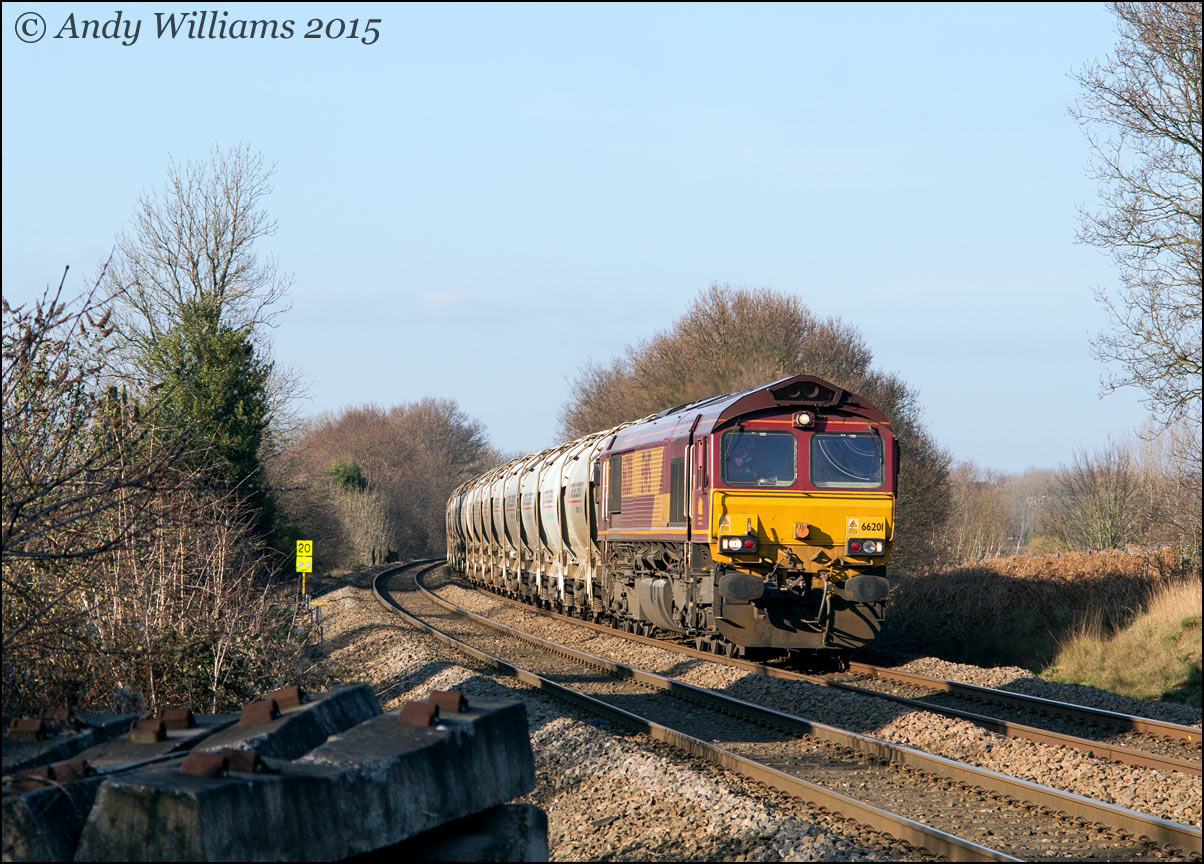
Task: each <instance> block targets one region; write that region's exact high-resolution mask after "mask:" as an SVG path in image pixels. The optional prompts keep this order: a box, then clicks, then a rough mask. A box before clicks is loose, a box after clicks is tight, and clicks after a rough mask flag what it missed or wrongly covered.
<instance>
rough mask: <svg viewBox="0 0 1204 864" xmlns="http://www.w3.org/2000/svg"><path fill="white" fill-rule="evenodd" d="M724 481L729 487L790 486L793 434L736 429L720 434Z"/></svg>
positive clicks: (793, 460)
mask: <svg viewBox="0 0 1204 864" xmlns="http://www.w3.org/2000/svg"><path fill="white" fill-rule="evenodd" d="M722 444H723V456H722V459H723V482H724V483H728V484H731V485H732V486H793V485H794V476H795V471H794V465H795V461H796V460H795V450H794V434H793V433H791V432H757V431H753V430H749V429H737V430H736V431H734V432H727V433H725V434H724V436H723V442H722Z"/></svg>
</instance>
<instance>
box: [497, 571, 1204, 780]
mask: <svg viewBox="0 0 1204 864" xmlns="http://www.w3.org/2000/svg"><path fill="white" fill-rule="evenodd" d="M490 596H492V597H496V598H497V599H498V600H501V601H502V602H504V603H508V604H510V605H511V606H514V607H515V608H518V609H522V610H524V611H528V612H532V613H534V614H538V615H544V616H547V617H549V618H554V619H557V620H560V621H565V622H567V623H570V624H575V625H577V626H581V627H587V628H589V629H591V630H595V631H597V632H599V633H604V634H606V635H608V636H616V637H619V638H622V639H627V640H630V641H633V642H638V643H641V644H645V645H651V646H654V647H657V648H663V649H666V650H670V651H675V652H677V653H681V654H685V655H687V656H691V657H698V658H700V659H703V660H708V661H710V662H713V663H720V664H723V665H725V666H731V667H733V668H737V669H745V670H747V671H750V672H754V673H756V674H758V675H765V676H767V677H771V678H783V679H786V680H790V681H806V682H808V683H810V684H815V685H818V686H820V687H831V688H833V689H836V690H845V691H848V692H851V693H859V694H861V695H865V696H875V697H878V698H880V699H887V700H890V701H892V702H897V703H899V704H901V705H907V706H909V707H912V708H916V709H918V710H921V711H931V712H932V713H934V714H940V715H942V716H945V717H953V718H957V719H960V720H965V721H967V722H969V723H973V724H974V725H976V726H978V727H980V728H983V729H987V730H989V731H991V732H995V733H997V734H999V735H1004V736H1007V737H1009V738H1020V739H1023V740H1026V741H1033V742H1037V743H1041V744H1050V745H1054V746H1060V747H1071V748H1073V749H1075V750H1080V751H1083V752H1085V753H1086V754H1087V755H1088V756H1092V757H1095V758H1099V759H1107V760H1109V761H1112V762H1117V763H1120V764H1122V765H1132V766H1134V767H1138V768H1150V769H1153V770H1156V771H1178V772H1180V773H1183V774H1189V775H1192V776H1195V777H1199V776H1201V766H1200V763H1198V762H1191V761H1188V760H1186V759H1177V758H1175V757H1173V756H1163V755H1160V754H1157V753H1150V752H1148V751H1145V750H1137V749H1135V748H1132V747H1124V746H1121V745H1119V744H1109V743H1107V742H1105V741H1097V740H1095V739H1092V738H1082V737H1078V736H1075V735H1068V734H1066V733H1064V732H1055V731H1053V730H1050V729H1041V728H1039V727H1036V726H1029V725H1026V724H1023V723H1016V722H1014V721H1011V720H1001V719H999V718H997V717H990V716H988V715H985V714H979V713H977V712H973V711H966V710H965V709H962V708H953V707H950V706H947V705H934V704H932V703H929V702H924V701H923V700H921V699H915V698H912V697H909V696H901V695H899V694H897V693H884V692H882V691H881V690H873V689H871V688H868V687H859V686H857V685H856V684H849V683H847V682H845V681H833V680H830V679H827V678H821V677H819V676H816V675H807V674H806V673H803V672H795V671H793V670H789V669H779V668H778V667H776V666H768V665H766V664H764V663H757V662H755V661H752V660H740V659H737V658H734V657H725V656H723V655H720V654H712V653H711V652H709V651H699V650H698V649H697V648H691V647H690V646H688V645H682V644H681V643H679V642H670V641H668V640H666V639H654V638H652V637H649V636H640V635H638V634H636V633H628V632H626V631H624V630H620V629H619V628H617V627H609V626H607V625H605V624H597V623H595V622H593V621H586V620H584V619H581V618H574V617H573V616H571V615H564V614H562V613H560V612H554V611H552V610H550V609H544V608H542V607H539V606H533V605H531V604H529V603H524V602H522V601H521V600H516V599H514V598H511V597H507V596H505V595H504V594H500V593H497V592H495V591H491V592H490ZM849 666H850V668H851V669H852V668H854V667H856V668H857V671H861V672H863V673H864V674H871V672H873V671H874V670H877V671H878V672H880V673H884V674H881V675H879V677H883V678H890V677H891V676H893V675H894V674H895V673H894V670H890V669H881V668H880V667H877V666H871V665H869V664H865V663H850V664H849ZM897 674H898V675H899V678H898V680H899V682H900V683H919V681H918V680H917V681H912V680H910V679H922V680H924V681H925V682H933V683H931V684H929V683H924V684H923V685H922V686H926V687H930V688H936V686H937V684H938V683H943V684H945V685H949V686H947V687H945V688H943V689H946V690H948V691H950V692H953V693H955V694H956V693H957V692H958V691H959V689H960V688H959V687H957V685H959V684H960V682H957V681H946V680H945V679H942V678H930V677H929V676H926V675H917V674H915V673H910V672H901V673H897ZM962 686H964V687H966V688H974V690H980V691H985V692H986V693H988V694H990V696H989V697H986V696H984V697H982V698H992V697H994V696H996V695H997V694H1002V695H1003V696H1004V697H1007V696H1015V697H1017V698H1016V699H1015V701H1014V705H1015V706H1016V707H1022V708H1025V709H1028V710H1034V709H1035V710H1044V709H1045V706H1044V705H1041V704H1040V703H1044V702H1052V700H1045V699H1040V697H1026V696H1024V695H1023V694H1011V693H1009V692H1007V691H999V690H993V689H990V688H986V687H977V686H976V685H972V684H965V685H962ZM937 689H941V688H937ZM1029 700H1033V701H1032V702H1030V701H1029ZM995 701H1006V700H1005V699H996V700H995ZM1052 704H1053V705H1061V706H1065V707H1067V708H1073V709H1078V711H1079V712H1081V714H1082V717H1083V718H1086V719H1095V718H1096V717H1097V713H1096V712H1101V713H1102V714H1103V715H1104V716H1102V717H1099V719H1100V720H1101V721H1103V722H1110V723H1116V724H1119V723H1121V722H1123V721H1129V720H1133V721H1144V722H1145V723H1149V724H1158V725H1159V726H1160V727H1172V728H1173V729H1176V730H1188V731H1190V732H1193V733H1195V735H1196V740H1199V735H1200V730H1199V729H1196V728H1195V727H1193V726H1180V725H1179V724H1175V723H1164V722H1163V721H1158V720H1147V719H1146V718H1141V717H1129V716H1128V715H1125V714H1116V713H1115V712H1111V711H1103V710H1102V709H1095V708H1090V707H1087V706H1080V705H1071V704H1070V703H1064V702H1052ZM1062 713H1063V714H1064V716H1065V715H1066V714H1067V713H1069V712H1062ZM1072 716H1073V715H1072ZM1128 728H1130V729H1132V731H1150V730H1148V729H1139V728H1136V727H1128ZM1157 734H1161V735H1166V734H1167V733H1165V732H1158V733H1157ZM1179 740H1189V743H1190V739H1181V738H1180V739H1179Z"/></svg>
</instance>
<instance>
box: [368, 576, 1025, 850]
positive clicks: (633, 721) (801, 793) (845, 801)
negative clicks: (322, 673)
mask: <svg viewBox="0 0 1204 864" xmlns="http://www.w3.org/2000/svg"><path fill="white" fill-rule="evenodd" d="M410 566H415V565H413V564H411V565H403V566H402V567H398V568H394V569H392V570H386V571H383V572H381V573H380V574H378V575H377V576H376V577H375V578H374V579H373V583H372V590H373V593H374V594H375V595H376V599H377V601H378V602H380V604H381V605H382V606H383V607H385V608H386V609H387V610H389V611H390V612H393V613H395V614H398V615H400V616H401V617H402V618H404V619H405V620H406V621H407V622H408V623H410V624H411V625H413V626H414V627H417V628H418V629H420V630H423V631H424V632H426V633H429V634H430V635H432V636H434V637H435V638H437V639H439V640H441V641H443V642H444V643H446V644H447V645H450V646H451V647H453V648H455V649H456V650H458V651H463V652H464V653H466V654H468V655H470V656H472V657H474V658H476V659H477V660H480V661H481V662H482V663H485V664H487V665H490V666H493V667H495V668H497V669H500V670H502V671H503V672H505V673H506V674H509V675H513V676H515V677H516V678H518V679H519V680H520V681H522V682H524V683H526V684H529V685H531V686H533V687H535V688H537V689H540V690H545V691H548V692H550V693H552V694H554V695H556V696H559V697H561V698H563V699H565V700H567V701H569V702H571V703H573V704H575V705H579V706H581V707H582V708H585V709H586V710H588V711H591V712H594V713H596V714H600V715H602V716H603V717H604V718H606V719H608V720H610V721H612V722H615V723H619V724H621V725H623V726H626V727H627V728H629V729H632V730H634V731H636V732H640V733H643V734H646V735H648V736H649V737H651V738H653V739H655V740H658V741H663V742H665V743H666V744H670V745H672V746H673V747H676V748H677V749H679V750H682V751H684V752H686V753H688V754H690V755H692V756H696V757H698V758H700V759H704V760H706V761H707V762H710V763H712V764H714V765H718V766H719V767H721V768H724V769H726V770H729V771H733V772H735V773H738V774H742V775H743V776H745V777H748V778H750V779H753V780H756V781H758V782H761V783H764V784H766V785H768V786H772V787H774V788H775V789H779V790H781V791H782V792H785V793H787V794H789V795H792V796H794V797H796V798H801V799H802V800H804V801H807V802H809V803H811V804H815V805H818V806H820V807H824V808H827V809H828V810H831V811H834V812H836V813H839V814H841V815H843V816H845V817H846V818H849V819H856V820H857V821H858V822H861V823H863V824H865V825H867V826H869V827H870V828H871V829H873V830H876V831H881V832H882V833H885V834H889V835H890V836H892V837H895V838H897V839H899V840H904V841H906V842H908V843H910V844H912V845H913V846H922V847H923V848H925V849H928V850H929V851H930V852H932V853H933V854H936V855H943V856H945V857H946V858H949V859H950V860H953V861H1019V860H1022V859H1019V858H1014V857H1012V856H1010V855H1008V854H1006V853H1004V852H1000V851H999V850H996V849H989V848H987V847H985V846H980V845H979V844H977V843H972V842H971V841H969V840H964V839H962V838H961V837H956V836H954V835H952V834H947V833H946V832H943V831H940V830H938V829H936V828H933V827H931V826H929V825H925V824H923V823H922V822H917V821H915V820H913V819H908V818H907V817H906V816H901V815H899V814H897V813H891V812H890V811H888V810H883V809H881V808H879V807H875V806H874V805H872V804H868V803H866V802H863V801H858V800H857V799H856V798H852V797H850V796H848V795H844V794H843V793H840V792H836V791H834V790H831V789H827V788H825V787H823V786H818V785H816V784H814V783H810V782H808V781H806V780H803V779H802V778H801V777H796V776H794V775H792V774H787V773H786V772H784V771H780V770H778V769H776V768H773V767H771V766H769V765H764V764H762V763H760V762H756V761H754V760H752V759H748V758H746V757H744V756H740V755H738V754H736V753H733V752H731V751H730V750H726V749H724V748H722V747H718V746H716V745H715V744H712V743H710V742H707V741H702V740H701V739H698V738H695V737H693V736H691V735H687V734H685V733H683V732H679V731H677V730H675V729H671V728H669V727H668V726H664V725H662V724H660V723H657V722H656V721H654V720H650V719H648V718H645V717H641V716H639V715H638V714H634V713H632V712H630V711H626V710H624V709H622V708H618V707H616V706H614V705H611V704H610V703H608V702H604V701H602V700H601V699H596V698H594V697H593V696H589V695H586V694H585V693H580V692H578V691H576V690H573V689H571V688H569V687H565V686H564V685H562V684H558V683H556V682H555V681H551V680H549V679H547V678H544V677H542V676H540V675H537V674H536V673H534V672H530V671H528V670H526V669H522V668H520V667H518V666H515V665H513V664H511V663H508V662H506V661H505V660H502V659H501V658H499V657H494V656H493V655H492V654H488V653H486V652H484V651H481V650H479V649H476V648H473V647H472V646H471V645H468V644H466V643H464V642H461V641H460V640H458V639H456V638H455V637H453V636H450V635H448V634H446V633H444V632H443V631H441V630H439V629H437V628H435V627H432V626H431V625H429V624H427V623H426V622H425V621H422V620H421V619H419V618H417V617H415V616H414V615H412V614H410V613H409V612H407V611H405V609H403V608H402V607H401V605H400V604H398V603H396V602H395V601H392V600H390V599H389V598H387V597H386V596H385V595H384V592H382V591H381V589H380V587H379V586H380V582H381V581H382V580H383V579H384V578H385V577H388V576H392V575H395V574H396V573H398V572H400V571H401V570H403V569H407V568H408V567H410ZM433 566H437V565H432V567H433ZM415 584H416V585H419V583H418V580H417V579H415ZM420 587H421V586H420ZM424 590H425V589H424ZM428 594H429V592H428ZM429 596H431V597H432V599H433V600H434V601H435V602H436V603H438V604H439V605H441V606H443V607H444V608H449V609H457V608H458V607H455V606H454V605H453V604H449V603H448V602H447V601H445V600H443V599H442V598H439V597H436V596H435V595H429ZM458 611H459V613H460V614H463V615H465V616H467V617H470V618H474V619H477V620H480V621H481V623H484V624H487V625H488V626H491V627H495V628H498V629H502V630H503V631H511V632H513V633H514V634H515V635H519V631H512V630H511V628H506V627H505V625H499V624H497V623H496V622H490V621H489V620H488V619H479V616H475V615H474V614H473V613H471V612H468V611H467V610H458ZM522 635H523V637H525V638H527V639H529V640H536V641H538V642H544V643H545V644H546V645H548V646H552V645H553V644H554V643H549V642H546V640H541V639H539V638H538V637H532V636H530V635H529V634H522ZM555 647H556V649H557V650H558V651H560V652H563V650H564V649H563V646H555ZM569 650H570V651H572V649H569ZM573 653H579V652H573ZM584 656H587V657H588V656H590V655H584ZM593 659H594V661H595V662H596V663H597V664H600V665H602V666H603V667H607V666H615V667H618V665H619V664H612V663H610V661H607V660H603V659H602V658H600V657H599V658H593ZM645 674H647V673H645ZM658 677H659V676H658Z"/></svg>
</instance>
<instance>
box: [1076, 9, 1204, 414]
mask: <svg viewBox="0 0 1204 864" xmlns="http://www.w3.org/2000/svg"><path fill="white" fill-rule="evenodd" d="M1110 8H1111V10H1112V12H1113V13H1114V14H1115V15H1116V17H1117V19H1118V23H1119V31H1120V41H1119V43H1118V44H1117V47H1116V50H1115V52H1114V53H1113V55H1112V56H1110V57H1108V58H1107V59H1106V60H1104V61H1103V62H1102V63H1100V62H1094V63H1091V64H1089V65H1088V66H1087V67H1086V68H1084V70H1083V71H1082V73H1081V74H1079V75H1078V76H1076V78H1077V80H1078V81H1079V83H1080V84H1082V86H1083V88H1084V94H1083V97H1082V99H1081V100H1080V101H1079V103H1078V104H1076V105H1075V106H1074V107H1073V108H1072V109H1071V114H1072V115H1073V116H1074V117H1075V118H1076V119H1077V120H1078V121H1079V123H1080V125H1081V126H1082V127H1083V129H1084V131H1085V133H1086V135H1087V138H1088V140H1089V141H1090V142H1091V146H1092V148H1093V156H1092V163H1091V168H1092V171H1093V174H1094V176H1095V178H1096V179H1097V180H1099V181H1100V196H1101V199H1102V208H1101V210H1100V211H1099V212H1097V213H1090V212H1087V211H1082V213H1081V217H1082V227H1081V231H1080V235H1079V237H1080V240H1081V242H1085V243H1088V244H1091V245H1093V246H1098V247H1100V248H1102V249H1105V250H1107V251H1108V252H1109V254H1110V255H1111V257H1112V259H1113V261H1114V262H1115V263H1116V265H1117V268H1118V270H1119V273H1120V287H1119V289H1118V290H1117V291H1116V292H1115V294H1113V293H1112V292H1109V291H1106V290H1104V289H1097V290H1096V297H1097V299H1098V301H1099V302H1100V303H1101V304H1102V305H1103V306H1104V308H1105V309H1106V310H1107V312H1108V315H1109V318H1110V319H1111V326H1110V329H1109V330H1108V331H1106V332H1103V333H1101V334H1099V336H1098V337H1097V339H1096V340H1095V341H1094V343H1093V346H1094V349H1095V352H1096V356H1097V357H1098V358H1099V359H1101V360H1103V361H1105V362H1110V363H1115V364H1117V367H1119V368H1116V367H1113V369H1112V370H1110V371H1109V372H1108V373H1107V377H1106V378H1105V381H1104V389H1105V391H1106V392H1111V391H1113V390H1116V389H1117V388H1120V387H1129V386H1133V387H1138V388H1140V389H1141V390H1143V391H1144V393H1145V396H1146V398H1147V400H1148V403H1149V406H1150V408H1151V410H1152V411H1153V413H1154V414H1155V415H1156V416H1158V417H1159V418H1160V419H1161V420H1162V421H1163V423H1170V422H1172V421H1173V420H1174V419H1175V418H1177V417H1180V416H1188V417H1193V418H1195V419H1197V420H1198V419H1199V416H1200V397H1201V392H1200V380H1201V378H1200V375H1201V330H1200V321H1201V317H1200V315H1201V303H1200V298H1201V262H1200V248H1201V245H1200V244H1201V235H1200V217H1201V213H1200V194H1201V193H1200V183H1201V159H1202V158H1204V151H1202V149H1201V95H1200V74H1201V72H1200V59H1201V58H1200V40H1201V12H1200V5H1199V4H1198V3H1194V2H1192V3H1179V2H1174V3H1171V2H1159V3H1134V2H1127V3H1112V4H1110Z"/></svg>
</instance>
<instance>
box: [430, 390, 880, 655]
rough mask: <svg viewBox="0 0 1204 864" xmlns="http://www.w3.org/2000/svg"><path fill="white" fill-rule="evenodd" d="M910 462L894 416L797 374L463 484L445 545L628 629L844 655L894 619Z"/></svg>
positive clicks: (501, 587) (561, 605) (471, 571)
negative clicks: (894, 561) (890, 572)
mask: <svg viewBox="0 0 1204 864" xmlns="http://www.w3.org/2000/svg"><path fill="white" fill-rule="evenodd" d="M898 471H899V449H898V446H897V443H896V441H895V438H894V435H893V434H892V432H891V428H890V423H889V422H888V420H887V418H886V417H885V416H884V415H883V414H882V412H881V411H879V410H878V409H877V408H875V407H874V406H873V405H871V404H869V402H867V401H866V400H864V399H862V398H860V397H858V396H856V395H855V394H853V393H850V392H848V391H846V390H843V389H841V388H840V387H837V386H835V385H834V384H831V383H829V382H827V381H825V380H823V379H821V378H816V377H812V376H807V375H796V376H794V377H791V378H784V379H782V380H780V381H775V382H773V383H771V384H766V385H764V386H761V387H756V388H753V389H750V390H745V391H743V392H740V393H730V394H726V395H723V396H714V397H711V398H709V399H703V400H701V401H698V402H692V403H689V404H686V405H678V406H675V407H673V408H668V409H666V410H664V411H661V412H660V413H658V414H653V415H651V416H649V417H645V418H644V419H642V420H639V421H636V422H633V423H627V424H623V425H621V426H616V427H615V428H613V429H607V430H605V431H602V432H597V433H595V434H592V435H586V436H585V437H583V438H578V439H577V440H575V441H569V442H567V443H565V444H561V445H560V446H558V447H553V448H550V449H548V450H544V451H542V452H540V453H535V454H532V455H530V456H524V457H522V458H520V459H515V460H513V461H511V462H508V463H506V464H504V465H500V466H498V467H496V468H494V469H493V470H491V471H489V472H487V473H485V474H483V475H482V476H480V477H478V478H476V479H474V480H471V481H469V482H468V483H465V484H464V485H462V486H460V487H459V488H458V489H456V490H455V492H454V493H453V494H452V496H451V498H450V500H449V501H448V503H447V558H448V562H449V564H450V566H451V567H452V568H453V570H454V571H456V572H457V573H459V574H461V575H463V576H464V577H465V578H467V579H468V580H469V581H470V582H472V583H474V584H477V585H481V586H483V587H487V588H491V589H493V590H496V591H499V592H502V593H504V594H506V595H509V596H512V597H516V598H519V599H523V600H526V601H528V602H531V603H534V604H538V605H540V606H543V607H545V608H552V609H557V610H559V611H562V612H566V613H568V614H572V615H575V616H579V617H582V618H586V619H592V620H595V621H599V622H602V623H608V624H611V625H613V626H618V627H622V628H624V629H626V630H628V631H630V632H639V633H643V634H645V635H655V636H659V637H664V638H673V639H678V640H685V641H693V643H694V644H695V646H696V647H698V648H702V649H704V650H710V651H714V652H717V653H720V652H721V653H726V654H728V655H729V656H745V655H757V656H761V657H766V656H773V655H780V654H786V653H798V654H809V655H813V656H815V655H818V656H821V657H824V656H826V657H829V658H831V657H837V658H839V657H841V656H843V655H844V654H845V653H847V651H848V650H849V649H852V648H856V647H858V646H860V645H863V644H865V643H866V642H867V641H869V640H870V639H872V638H873V637H874V636H875V635H876V634H877V633H878V632H879V630H880V629H881V625H882V619H883V608H884V605H885V604H884V601H885V599H886V593H887V588H888V587H889V583H888V581H887V579H886V563H887V560H888V559H889V557H890V550H891V544H892V542H893V541H894V525H895V507H894V504H895V489H896V485H897V479H898Z"/></svg>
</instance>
